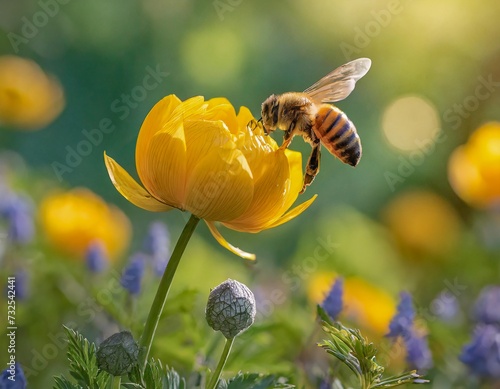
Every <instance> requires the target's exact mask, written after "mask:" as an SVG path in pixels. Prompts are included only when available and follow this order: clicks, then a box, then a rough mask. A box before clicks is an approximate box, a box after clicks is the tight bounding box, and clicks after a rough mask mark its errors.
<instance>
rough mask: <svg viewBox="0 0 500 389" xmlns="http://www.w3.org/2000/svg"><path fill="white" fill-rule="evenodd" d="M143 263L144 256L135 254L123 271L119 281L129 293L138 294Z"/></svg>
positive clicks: (142, 273)
mask: <svg viewBox="0 0 500 389" xmlns="http://www.w3.org/2000/svg"><path fill="white" fill-rule="evenodd" d="M145 264H146V263H145V259H144V256H143V255H142V254H135V255H134V256H133V257H132V259H131V260H130V263H129V264H128V266H127V267H126V268H125V270H124V271H123V274H122V278H121V280H120V283H121V285H122V286H123V287H124V288H125V289H127V290H128V291H129V293H130V294H131V295H134V296H135V295H138V294H139V292H140V291H141V281H142V276H143V275H144V266H145Z"/></svg>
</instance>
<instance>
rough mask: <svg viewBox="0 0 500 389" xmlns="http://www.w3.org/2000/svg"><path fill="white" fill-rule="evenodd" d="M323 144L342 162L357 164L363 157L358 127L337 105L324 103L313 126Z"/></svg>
mask: <svg viewBox="0 0 500 389" xmlns="http://www.w3.org/2000/svg"><path fill="white" fill-rule="evenodd" d="M313 129H314V132H315V133H316V135H317V136H318V137H319V139H320V140H321V142H322V143H323V145H324V146H325V147H326V148H327V149H328V151H330V153H332V154H333V155H335V156H336V157H337V158H338V159H340V160H341V161H342V162H344V163H347V164H349V165H351V166H356V165H357V164H358V162H359V160H360V158H361V141H360V139H359V136H358V133H357V132H356V127H354V124H352V122H351V121H350V120H349V119H348V118H347V116H346V114H345V113H343V112H342V111H341V110H340V109H338V108H337V107H334V106H332V105H328V104H324V105H322V106H321V107H320V108H319V110H318V113H317V114H316V122H315V125H314V127H313Z"/></svg>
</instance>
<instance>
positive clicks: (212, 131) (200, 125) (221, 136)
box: [184, 120, 234, 177]
mask: <svg viewBox="0 0 500 389" xmlns="http://www.w3.org/2000/svg"><path fill="white" fill-rule="evenodd" d="M184 134H185V137H186V151H187V167H186V175H187V176H188V177H189V176H190V175H191V172H192V171H193V170H194V168H195V167H196V165H197V164H198V162H199V160H200V159H201V158H203V157H204V156H205V155H206V154H207V153H208V152H209V151H210V150H211V149H214V148H217V147H224V146H225V145H227V144H231V145H232V147H233V148H234V145H233V143H234V142H233V141H232V140H231V138H230V136H231V134H230V133H229V131H228V130H227V129H226V127H225V126H224V123H223V122H222V121H220V120H219V121H207V120H188V121H186V122H184Z"/></svg>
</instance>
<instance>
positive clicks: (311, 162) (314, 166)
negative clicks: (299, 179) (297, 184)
mask: <svg viewBox="0 0 500 389" xmlns="http://www.w3.org/2000/svg"><path fill="white" fill-rule="evenodd" d="M320 159H321V143H320V141H319V139H315V140H314V146H313V149H312V151H311V155H310V156H309V159H308V160H307V165H306V174H305V176H304V185H303V186H302V190H301V191H300V194H302V193H304V192H305V191H306V188H307V187H308V186H309V185H311V183H312V182H313V181H314V178H315V177H316V175H317V174H318V173H319V163H320Z"/></svg>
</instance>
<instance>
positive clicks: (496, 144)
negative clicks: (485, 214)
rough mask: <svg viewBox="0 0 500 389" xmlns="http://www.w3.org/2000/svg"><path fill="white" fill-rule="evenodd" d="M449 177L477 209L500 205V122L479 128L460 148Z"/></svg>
mask: <svg viewBox="0 0 500 389" xmlns="http://www.w3.org/2000/svg"><path fill="white" fill-rule="evenodd" d="M448 177H449V180H450V183H451V186H452V187H453V190H454V191H455V193H456V194H457V195H458V196H459V197H460V198H461V199H462V200H464V201H465V202H466V203H468V204H469V205H471V206H473V207H477V208H488V207H492V206H495V205H498V204H500V123H499V122H491V123H487V124H485V125H483V126H481V127H479V128H478V129H477V130H476V131H475V132H474V133H473V134H472V135H471V137H470V138H469V140H468V141H467V143H466V144H465V145H463V146H460V147H458V148H457V149H456V150H455V151H454V152H453V154H452V155H451V157H450V160H449V163H448Z"/></svg>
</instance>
